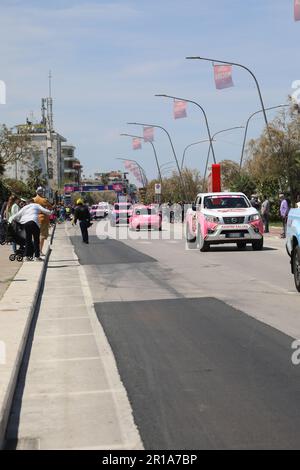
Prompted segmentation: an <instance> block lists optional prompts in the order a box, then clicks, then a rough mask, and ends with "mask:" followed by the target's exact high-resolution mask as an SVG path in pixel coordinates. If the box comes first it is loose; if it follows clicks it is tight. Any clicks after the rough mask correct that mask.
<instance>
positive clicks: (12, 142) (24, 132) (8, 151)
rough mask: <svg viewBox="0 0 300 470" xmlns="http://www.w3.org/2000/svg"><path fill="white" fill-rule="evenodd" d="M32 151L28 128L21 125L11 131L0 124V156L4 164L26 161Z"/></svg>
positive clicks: (32, 146) (32, 145)
mask: <svg viewBox="0 0 300 470" xmlns="http://www.w3.org/2000/svg"><path fill="white" fill-rule="evenodd" d="M33 151H34V144H33V143H32V139H31V135H30V128H29V127H28V126H22V127H20V128H18V131H17V132H13V131H12V129H9V128H8V127H7V126H6V125H5V124H3V125H2V126H0V156H1V159H2V162H3V164H4V166H6V165H9V164H14V163H16V162H20V163H26V162H28V160H29V159H30V158H31V156H32V154H33Z"/></svg>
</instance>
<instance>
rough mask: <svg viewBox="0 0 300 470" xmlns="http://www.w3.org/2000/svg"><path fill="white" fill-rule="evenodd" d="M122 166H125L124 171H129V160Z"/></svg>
mask: <svg viewBox="0 0 300 470" xmlns="http://www.w3.org/2000/svg"><path fill="white" fill-rule="evenodd" d="M124 166H125V168H126V170H129V169H130V166H131V163H130V161H129V160H125V161H124Z"/></svg>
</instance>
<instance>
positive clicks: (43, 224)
mask: <svg viewBox="0 0 300 470" xmlns="http://www.w3.org/2000/svg"><path fill="white" fill-rule="evenodd" d="M33 201H34V202H35V204H39V205H40V206H42V207H44V209H48V210H52V209H53V207H52V205H51V204H50V202H49V201H48V199H47V198H46V197H45V196H44V189H43V188H42V187H41V186H39V187H38V188H37V190H36V196H35V198H34V199H33ZM39 225H40V253H41V255H42V256H45V255H44V253H43V248H44V243H45V240H47V238H48V237H49V226H50V218H49V215H47V214H43V213H40V214H39Z"/></svg>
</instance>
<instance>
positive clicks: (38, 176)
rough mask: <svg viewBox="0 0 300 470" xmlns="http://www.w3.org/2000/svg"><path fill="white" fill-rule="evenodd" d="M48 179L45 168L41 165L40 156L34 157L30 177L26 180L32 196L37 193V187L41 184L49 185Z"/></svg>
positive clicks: (30, 167) (29, 171)
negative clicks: (44, 172)
mask: <svg viewBox="0 0 300 470" xmlns="http://www.w3.org/2000/svg"><path fill="white" fill-rule="evenodd" d="M47 184H48V179H47V176H46V175H45V174H43V170H42V168H41V167H40V165H39V159H38V157H36V156H35V157H34V159H33V161H32V162H31V164H30V166H29V170H28V177H27V180H26V185H27V187H28V190H29V192H30V195H31V196H34V195H35V192H36V189H37V188H38V187H39V186H43V187H45V186H47Z"/></svg>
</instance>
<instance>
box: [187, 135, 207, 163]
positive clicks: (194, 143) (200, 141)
mask: <svg viewBox="0 0 300 470" xmlns="http://www.w3.org/2000/svg"><path fill="white" fill-rule="evenodd" d="M203 142H209V140H208V139H205V140H199V141H198V142H193V143H192V144H189V145H187V146H186V147H185V149H184V151H183V155H182V160H181V169H183V163H184V159H185V153H186V151H187V149H188V148H190V147H192V146H193V145H197V144H202V143H203ZM209 149H210V147H209Z"/></svg>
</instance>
